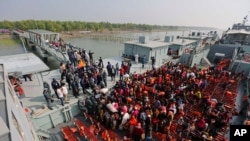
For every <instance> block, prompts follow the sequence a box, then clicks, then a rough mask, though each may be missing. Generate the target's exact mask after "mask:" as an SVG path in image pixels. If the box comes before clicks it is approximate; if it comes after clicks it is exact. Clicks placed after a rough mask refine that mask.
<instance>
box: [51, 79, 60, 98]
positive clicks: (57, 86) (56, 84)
mask: <svg viewBox="0 0 250 141" xmlns="http://www.w3.org/2000/svg"><path fill="white" fill-rule="evenodd" d="M59 86H60V84H59V82H58V81H57V80H56V79H55V78H53V80H52V82H51V87H52V88H53V90H54V92H55V94H56V97H57V99H59V96H58V94H57V91H56V90H57V88H59Z"/></svg>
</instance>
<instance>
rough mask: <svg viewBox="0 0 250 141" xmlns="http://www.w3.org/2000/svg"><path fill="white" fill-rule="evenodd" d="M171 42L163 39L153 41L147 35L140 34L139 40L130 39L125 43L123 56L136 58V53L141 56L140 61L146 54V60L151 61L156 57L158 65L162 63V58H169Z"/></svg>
mask: <svg viewBox="0 0 250 141" xmlns="http://www.w3.org/2000/svg"><path fill="white" fill-rule="evenodd" d="M169 45H170V43H168V42H162V41H151V40H149V39H148V37H146V36H140V37H139V41H138V40H135V41H128V42H125V43H124V54H123V57H125V58H128V59H131V60H135V55H136V54H137V55H138V56H139V62H141V60H142V57H143V56H144V55H145V60H144V61H145V62H150V61H151V58H152V57H154V58H155V60H156V65H159V64H161V63H162V59H164V58H167V52H168V47H169Z"/></svg>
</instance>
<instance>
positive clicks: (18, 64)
mask: <svg viewBox="0 0 250 141" xmlns="http://www.w3.org/2000/svg"><path fill="white" fill-rule="evenodd" d="M0 63H3V64H4V66H5V69H6V71H7V72H8V73H18V74H20V75H24V74H31V73H36V72H41V71H46V70H49V67H48V66H47V65H46V64H45V63H44V62H43V61H42V60H41V59H40V58H38V57H37V56H36V55H34V54H33V53H26V54H17V55H8V56H0Z"/></svg>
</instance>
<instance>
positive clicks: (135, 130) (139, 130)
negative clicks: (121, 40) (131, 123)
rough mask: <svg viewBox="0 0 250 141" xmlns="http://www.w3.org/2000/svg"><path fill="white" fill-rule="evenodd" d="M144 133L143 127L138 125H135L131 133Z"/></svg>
mask: <svg viewBox="0 0 250 141" xmlns="http://www.w3.org/2000/svg"><path fill="white" fill-rule="evenodd" d="M143 133H144V131H143V129H142V128H141V127H140V126H135V128H134V131H133V135H135V136H141V135H142V134H143Z"/></svg>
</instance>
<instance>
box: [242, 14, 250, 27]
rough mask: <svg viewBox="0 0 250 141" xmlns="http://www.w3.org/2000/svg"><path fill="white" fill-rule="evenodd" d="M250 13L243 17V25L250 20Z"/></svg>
mask: <svg viewBox="0 0 250 141" xmlns="http://www.w3.org/2000/svg"><path fill="white" fill-rule="evenodd" d="M248 14H249V11H248ZM248 14H247V15H246V16H245V17H244V18H243V21H242V25H245V23H246V22H247V21H248V20H247V17H248Z"/></svg>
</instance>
